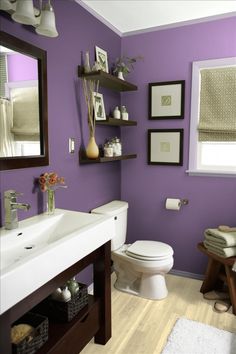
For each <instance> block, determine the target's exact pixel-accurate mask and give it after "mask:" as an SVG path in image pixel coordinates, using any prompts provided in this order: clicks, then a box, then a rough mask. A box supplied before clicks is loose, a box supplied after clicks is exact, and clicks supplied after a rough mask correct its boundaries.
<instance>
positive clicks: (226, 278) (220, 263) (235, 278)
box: [197, 242, 236, 315]
mask: <svg viewBox="0 0 236 354" xmlns="http://www.w3.org/2000/svg"><path fill="white" fill-rule="evenodd" d="M197 247H198V249H199V250H200V251H201V252H203V253H205V254H206V255H207V256H208V257H209V260H208V265H207V269H206V273H205V279H204V281H203V283H202V286H201V289H200V291H201V293H203V294H205V293H207V292H208V291H211V290H215V289H217V285H218V284H219V282H225V283H226V284H227V285H228V288H229V296H230V300H231V304H232V308H233V314H234V315H236V273H235V272H233V271H232V266H233V264H234V262H235V261H236V257H230V258H223V257H220V256H217V255H216V254H214V253H211V252H209V251H208V250H207V249H206V247H205V246H204V245H203V243H202V242H201V243H199V244H198V246H197Z"/></svg>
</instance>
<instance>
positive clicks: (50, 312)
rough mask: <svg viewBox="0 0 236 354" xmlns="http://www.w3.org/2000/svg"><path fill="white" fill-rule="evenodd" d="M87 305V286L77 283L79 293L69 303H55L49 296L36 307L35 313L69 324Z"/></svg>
mask: <svg viewBox="0 0 236 354" xmlns="http://www.w3.org/2000/svg"><path fill="white" fill-rule="evenodd" d="M87 304H88V289H87V285H85V284H81V283H79V291H78V293H77V294H76V295H74V296H73V297H72V298H71V300H70V301H68V302H61V301H56V300H53V299H52V298H51V296H49V297H48V298H47V299H45V300H44V301H42V302H41V303H40V304H39V305H38V306H37V307H36V309H37V312H39V313H42V314H43V315H46V316H48V317H49V319H52V320H54V321H56V322H70V321H71V320H72V319H73V318H74V317H75V316H76V315H77V313H78V312H79V311H80V310H81V309H82V308H83V307H84V306H86V305H87Z"/></svg>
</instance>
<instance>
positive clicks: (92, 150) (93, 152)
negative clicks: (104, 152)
mask: <svg viewBox="0 0 236 354" xmlns="http://www.w3.org/2000/svg"><path fill="white" fill-rule="evenodd" d="M86 156H87V157H88V158H89V159H97V158H98V156H99V149H98V146H97V144H96V141H95V137H94V136H90V138H89V142H88V145H87V147H86Z"/></svg>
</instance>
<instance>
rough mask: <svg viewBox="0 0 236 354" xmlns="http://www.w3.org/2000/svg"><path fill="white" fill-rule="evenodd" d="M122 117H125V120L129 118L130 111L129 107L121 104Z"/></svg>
mask: <svg viewBox="0 0 236 354" xmlns="http://www.w3.org/2000/svg"><path fill="white" fill-rule="evenodd" d="M121 119H123V120H128V119H129V113H128V112H127V109H126V107H125V106H121Z"/></svg>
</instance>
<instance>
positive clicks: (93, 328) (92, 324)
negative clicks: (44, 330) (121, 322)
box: [37, 295, 100, 354]
mask: <svg viewBox="0 0 236 354" xmlns="http://www.w3.org/2000/svg"><path fill="white" fill-rule="evenodd" d="M99 306H100V305H99V300H98V299H97V300H95V298H94V297H93V296H91V295H89V303H88V305H87V306H85V307H84V308H83V309H82V310H81V311H80V312H79V313H78V314H77V316H76V317H75V318H74V319H73V320H72V321H70V322H68V323H59V322H53V321H51V320H50V322H49V339H48V341H47V342H46V343H45V344H44V346H43V347H42V348H40V350H38V351H37V354H45V353H50V354H51V353H55V354H56V353H58V352H59V350H60V352H61V353H68V352H69V353H72V352H73V348H76V351H77V353H79V352H80V351H81V350H82V349H83V347H84V346H85V345H86V344H87V343H88V342H89V341H90V340H91V339H92V338H93V336H94V335H95V334H96V332H97V331H98V330H99V326H100V322H99V321H100V320H99ZM78 333H79V335H78Z"/></svg>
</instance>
